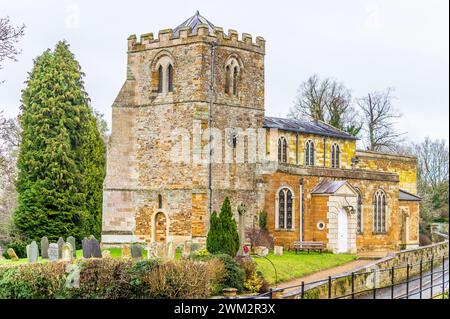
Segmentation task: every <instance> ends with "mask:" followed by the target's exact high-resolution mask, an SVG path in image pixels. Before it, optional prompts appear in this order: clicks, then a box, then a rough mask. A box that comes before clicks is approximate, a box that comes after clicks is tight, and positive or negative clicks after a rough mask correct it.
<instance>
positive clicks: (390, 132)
mask: <svg viewBox="0 0 450 319" xmlns="http://www.w3.org/2000/svg"><path fill="white" fill-rule="evenodd" d="M392 91H393V90H392V89H391V88H388V89H387V90H386V91H385V92H372V93H369V94H367V96H365V97H362V98H359V99H357V100H356V103H357V105H358V106H359V108H360V110H361V112H362V125H363V130H364V132H365V133H366V136H365V139H366V144H367V149H369V150H371V151H394V150H395V147H396V145H398V143H400V142H401V141H402V135H403V133H396V132H395V128H394V126H395V124H396V119H398V118H400V117H401V114H400V113H398V111H397V110H396V109H395V108H394V106H393V105H392V100H393V99H394V96H393V95H392Z"/></svg>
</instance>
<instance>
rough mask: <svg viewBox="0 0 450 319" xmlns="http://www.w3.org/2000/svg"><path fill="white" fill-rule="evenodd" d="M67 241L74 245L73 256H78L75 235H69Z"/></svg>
mask: <svg viewBox="0 0 450 319" xmlns="http://www.w3.org/2000/svg"><path fill="white" fill-rule="evenodd" d="M66 241H67V242H68V243H70V244H71V245H72V255H73V258H75V257H77V246H76V244H75V242H76V241H75V237H73V236H69V237H67V240H66Z"/></svg>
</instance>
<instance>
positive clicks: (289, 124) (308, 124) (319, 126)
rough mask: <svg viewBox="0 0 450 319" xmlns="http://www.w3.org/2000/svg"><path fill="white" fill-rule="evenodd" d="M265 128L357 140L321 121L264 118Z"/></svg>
mask: <svg viewBox="0 0 450 319" xmlns="http://www.w3.org/2000/svg"><path fill="white" fill-rule="evenodd" d="M264 127H265V128H277V129H279V130H285V131H291V132H299V133H308V134H317V135H322V136H330V137H337V138H342V139H347V140H357V139H358V138H357V137H355V136H353V135H350V134H348V133H346V132H344V131H341V130H339V129H337V128H335V127H333V126H331V125H328V124H326V123H324V122H322V121H313V120H296V119H284V118H279V117H271V116H266V117H265V118H264Z"/></svg>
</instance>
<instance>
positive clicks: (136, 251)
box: [131, 245, 142, 259]
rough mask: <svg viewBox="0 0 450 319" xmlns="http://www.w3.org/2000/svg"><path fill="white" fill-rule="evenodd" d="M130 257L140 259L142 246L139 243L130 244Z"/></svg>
mask: <svg viewBox="0 0 450 319" xmlns="http://www.w3.org/2000/svg"><path fill="white" fill-rule="evenodd" d="M131 258H133V259H141V258H142V246H141V245H132V246H131Z"/></svg>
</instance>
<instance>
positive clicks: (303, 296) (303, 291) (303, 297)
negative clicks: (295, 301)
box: [302, 281, 305, 299]
mask: <svg viewBox="0 0 450 319" xmlns="http://www.w3.org/2000/svg"><path fill="white" fill-rule="evenodd" d="M302 299H305V282H304V281H302Z"/></svg>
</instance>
